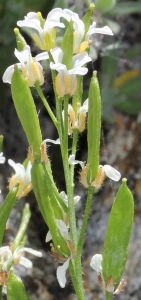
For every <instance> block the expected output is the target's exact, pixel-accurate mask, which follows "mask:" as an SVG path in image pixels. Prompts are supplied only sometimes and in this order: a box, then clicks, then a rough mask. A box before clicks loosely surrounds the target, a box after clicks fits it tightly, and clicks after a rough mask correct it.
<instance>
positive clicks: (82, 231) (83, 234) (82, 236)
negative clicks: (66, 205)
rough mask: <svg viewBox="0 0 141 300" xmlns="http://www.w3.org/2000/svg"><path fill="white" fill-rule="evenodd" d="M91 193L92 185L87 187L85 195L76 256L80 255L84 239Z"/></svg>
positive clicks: (92, 191) (92, 190)
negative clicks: (85, 200) (85, 199)
mask: <svg viewBox="0 0 141 300" xmlns="http://www.w3.org/2000/svg"><path fill="white" fill-rule="evenodd" d="M93 193H94V187H92V186H89V188H88V195H87V202H86V207H85V212H84V218H83V222H82V227H81V231H80V235H79V241H78V245H77V255H78V257H81V252H82V246H83V241H84V236H85V232H86V227H87V222H88V218H89V214H90V208H91V203H92V198H93Z"/></svg>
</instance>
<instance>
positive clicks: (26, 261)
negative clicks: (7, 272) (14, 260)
mask: <svg viewBox="0 0 141 300" xmlns="http://www.w3.org/2000/svg"><path fill="white" fill-rule="evenodd" d="M19 264H20V265H22V266H24V267H25V268H29V269H30V268H32V262H31V260H29V259H27V258H25V257H23V256H22V257H21V259H20V261H19Z"/></svg>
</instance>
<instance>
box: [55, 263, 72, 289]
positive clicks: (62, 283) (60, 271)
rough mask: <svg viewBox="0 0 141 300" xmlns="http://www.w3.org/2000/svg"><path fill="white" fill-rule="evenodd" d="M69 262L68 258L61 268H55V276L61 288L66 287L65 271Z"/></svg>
mask: <svg viewBox="0 0 141 300" xmlns="http://www.w3.org/2000/svg"><path fill="white" fill-rule="evenodd" d="M69 262H70V258H68V259H67V260H66V261H65V263H64V264H63V265H62V266H59V267H58V268H57V273H56V275H57V279H58V282H59V284H60V286H61V288H64V287H65V285H66V271H67V269H68V267H69Z"/></svg>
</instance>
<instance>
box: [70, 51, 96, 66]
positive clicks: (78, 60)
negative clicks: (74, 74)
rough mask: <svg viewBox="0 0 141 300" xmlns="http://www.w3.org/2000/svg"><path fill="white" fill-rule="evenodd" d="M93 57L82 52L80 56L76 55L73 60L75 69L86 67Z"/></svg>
mask: <svg viewBox="0 0 141 300" xmlns="http://www.w3.org/2000/svg"><path fill="white" fill-rule="evenodd" d="M91 60H92V59H91V57H89V56H88V53H87V52H82V53H80V54H76V55H74V56H73V58H72V65H73V68H79V67H82V66H83V65H85V64H86V63H87V62H89V61H91Z"/></svg>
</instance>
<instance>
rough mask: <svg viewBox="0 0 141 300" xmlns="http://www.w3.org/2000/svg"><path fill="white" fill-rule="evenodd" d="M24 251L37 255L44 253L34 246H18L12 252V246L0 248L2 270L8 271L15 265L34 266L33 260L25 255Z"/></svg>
mask: <svg viewBox="0 0 141 300" xmlns="http://www.w3.org/2000/svg"><path fill="white" fill-rule="evenodd" d="M24 252H28V253H31V254H33V255H35V256H38V257H41V256H42V253H41V252H39V251H36V250H33V249H32V248H26V247H22V248H21V247H18V248H17V249H16V250H15V251H14V252H12V247H9V246H4V247H1V248H0V261H1V266H2V270H5V271H6V272H8V271H9V270H10V268H11V267H12V266H13V265H17V264H20V265H23V266H24V267H26V268H32V262H31V261H30V260H29V259H27V258H25V257H24V256H23V253H24Z"/></svg>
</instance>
